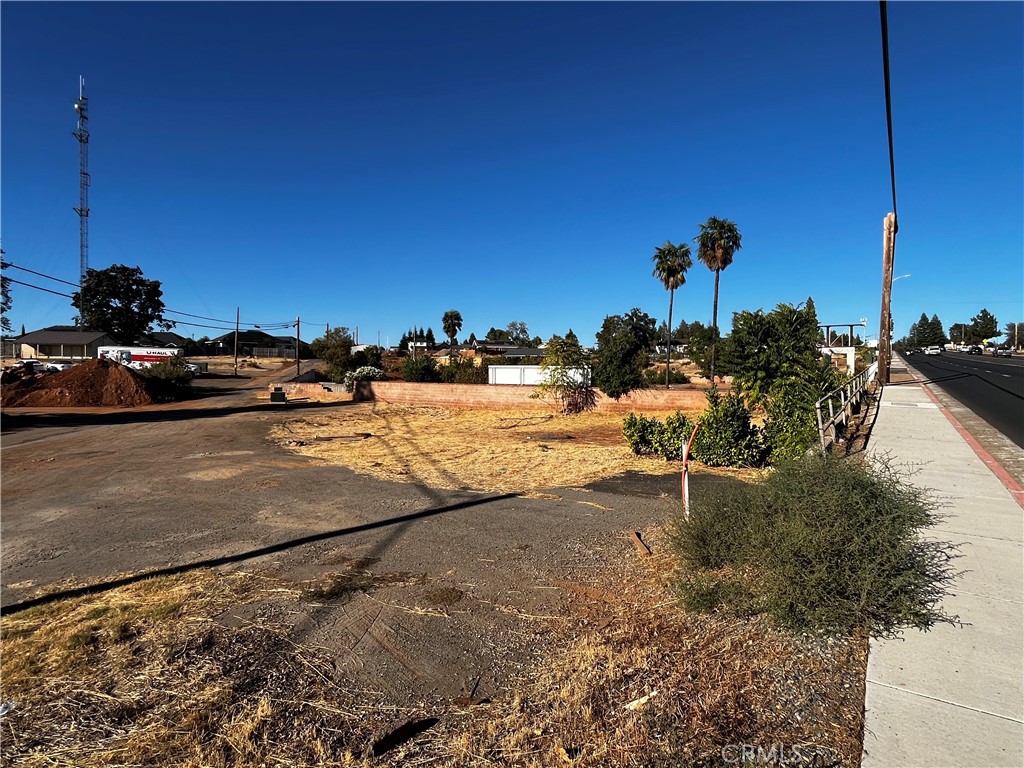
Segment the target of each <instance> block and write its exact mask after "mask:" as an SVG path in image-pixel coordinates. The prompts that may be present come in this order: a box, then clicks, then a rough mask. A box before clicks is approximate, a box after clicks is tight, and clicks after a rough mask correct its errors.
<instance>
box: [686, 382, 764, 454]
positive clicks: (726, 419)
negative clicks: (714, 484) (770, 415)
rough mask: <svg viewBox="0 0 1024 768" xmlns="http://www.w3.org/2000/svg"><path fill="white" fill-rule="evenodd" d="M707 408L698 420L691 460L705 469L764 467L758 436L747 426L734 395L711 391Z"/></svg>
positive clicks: (746, 414)
mask: <svg viewBox="0 0 1024 768" xmlns="http://www.w3.org/2000/svg"><path fill="white" fill-rule="evenodd" d="M707 398H708V408H707V410H705V411H704V413H703V414H702V415H701V417H700V425H701V426H700V431H699V432H697V437H696V438H695V439H694V441H693V458H695V459H696V460H697V461H700V462H702V463H704V464H707V465H708V466H709V467H759V466H761V465H762V464H764V456H765V450H764V444H763V442H762V440H761V433H760V430H758V428H757V427H755V426H754V425H753V424H751V422H750V411H749V410H747V407H746V406H745V405H744V404H743V400H742V399H741V398H740V396H739V395H737V394H736V393H734V392H727V393H726V394H724V395H722V394H720V393H719V392H718V390H716V389H714V388H711V389H709V390H708V392H707Z"/></svg>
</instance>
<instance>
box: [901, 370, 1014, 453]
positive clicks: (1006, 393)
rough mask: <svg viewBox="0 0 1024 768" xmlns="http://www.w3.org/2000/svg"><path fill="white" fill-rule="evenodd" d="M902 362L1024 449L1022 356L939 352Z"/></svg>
mask: <svg viewBox="0 0 1024 768" xmlns="http://www.w3.org/2000/svg"><path fill="white" fill-rule="evenodd" d="M903 361H904V362H905V363H906V364H907V365H909V366H910V367H911V368H913V369H914V370H915V371H916V372H917V373H918V375H919V376H920V378H922V379H924V380H925V381H926V382H927V383H928V384H932V385H934V386H936V387H938V388H940V389H941V390H942V391H943V392H945V393H946V394H948V395H950V396H951V397H953V398H955V399H956V400H958V401H959V402H960V403H962V404H963V405H964V406H965V407H967V408H969V409H970V410H971V411H973V412H974V413H975V414H977V415H978V416H980V417H981V418H982V419H984V420H985V421H986V422H988V423H989V424H990V425H992V426H993V427H994V428H995V429H997V430H999V431H1000V432H1001V433H1002V434H1004V435H1006V437H1008V438H1009V439H1010V440H1012V441H1013V442H1014V443H1016V444H1017V445H1018V446H1019V447H1021V448H1024V358H1022V357H1012V358H1006V357H991V356H988V355H984V356H982V355H968V354H967V353H965V352H943V353H942V354H941V355H924V354H921V353H917V354H914V355H910V356H909V357H906V356H904V357H903Z"/></svg>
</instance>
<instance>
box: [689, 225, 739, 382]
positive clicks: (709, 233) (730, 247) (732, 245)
mask: <svg viewBox="0 0 1024 768" xmlns="http://www.w3.org/2000/svg"><path fill="white" fill-rule="evenodd" d="M741 240H742V236H741V235H740V231H739V230H738V229H737V228H736V225H735V224H734V223H733V222H731V221H729V220H728V219H716V218H715V217H714V216H711V217H710V218H708V220H707V221H706V222H704V223H703V224H701V225H700V234H699V235H697V237H695V238H693V242H695V243H696V244H697V259H698V260H699V261H700V262H701V263H702V264H704V265H706V266H707V268H708V269H710V270H711V271H712V272H714V273H715V305H714V310H713V311H712V315H711V318H712V319H711V324H712V326H714V329H715V339H714V341H712V344H711V381H712V383H714V381H715V355H716V351H717V350H716V347H717V346H718V345H717V341H718V281H719V278H721V276H722V270H723V269H725V268H726V267H728V266H729V265H730V264H732V257H733V255H734V254H735V253H736V251H738V250H739V249H740V248H742V247H743V246H742V245H741V244H740V243H741Z"/></svg>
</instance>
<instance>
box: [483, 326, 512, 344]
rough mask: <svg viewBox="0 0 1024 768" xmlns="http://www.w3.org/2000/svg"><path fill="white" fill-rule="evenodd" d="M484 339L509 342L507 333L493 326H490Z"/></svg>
mask: <svg viewBox="0 0 1024 768" xmlns="http://www.w3.org/2000/svg"><path fill="white" fill-rule="evenodd" d="M484 339H485V340H487V341H509V338H508V331H506V330H505V329H504V328H495V327H494V326H491V330H489V331H488V332H487V335H486V336H485V337H484Z"/></svg>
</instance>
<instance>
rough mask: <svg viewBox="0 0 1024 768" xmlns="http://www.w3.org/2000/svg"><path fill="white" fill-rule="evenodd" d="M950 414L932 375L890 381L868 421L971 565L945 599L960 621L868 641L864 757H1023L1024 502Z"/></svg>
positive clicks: (900, 760) (973, 764) (885, 764)
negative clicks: (928, 496) (937, 506)
mask: <svg viewBox="0 0 1024 768" xmlns="http://www.w3.org/2000/svg"><path fill="white" fill-rule="evenodd" d="M947 414H948V411H947V410H946V409H945V408H944V406H942V405H941V404H940V403H938V402H936V401H935V400H934V399H933V398H932V397H930V396H929V393H928V392H927V391H926V390H925V389H924V387H923V385H921V384H917V383H907V384H901V385H896V386H893V385H890V386H887V387H886V388H885V389H884V390H883V392H882V397H881V401H880V403H879V408H878V414H877V419H876V421H875V424H874V427H873V429H872V432H871V439H870V443H869V453H870V454H871V455H888V456H889V458H890V460H891V461H892V462H894V463H895V464H897V465H902V466H903V467H909V468H912V469H914V470H916V471H915V472H914V474H913V475H912V477H911V478H910V482H912V483H913V484H914V485H917V486H919V487H922V488H928V489H931V490H932V491H933V492H934V493H935V495H936V496H937V497H938V498H939V499H940V500H941V502H942V503H943V507H942V509H941V513H942V514H944V515H946V519H945V520H944V521H943V522H942V523H941V524H940V525H939V526H938V527H936V528H935V529H932V530H931V531H930V532H929V533H928V534H927V535H929V536H933V537H936V538H941V539H943V540H947V541H951V542H953V543H955V544H958V545H960V551H961V554H962V557H961V558H960V559H959V560H958V561H957V562H956V564H955V566H956V569H957V570H960V571H966V573H964V574H963V576H961V577H960V578H959V579H958V580H957V581H956V583H955V584H954V585H953V587H952V590H951V591H952V592H953V594H951V595H949V596H948V597H947V598H946V600H945V601H944V602H943V607H944V609H945V610H946V612H947V613H950V614H953V615H959V617H960V620H961V621H962V622H963V623H964V625H963V626H962V627H956V626H950V625H948V624H942V625H939V626H936V627H934V628H932V630H931V631H929V632H919V631H916V630H908V631H907V632H905V633H904V635H903V637H902V639H900V640H887V641H881V642H872V643H871V650H870V655H869V657H868V672H867V688H866V701H865V709H866V716H865V732H864V757H863V763H862V764H863V766H864V767H865V768H910V767H914V766H920V768H933V767H938V766H942V767H944V766H967V767H970V768H989V767H990V766H1013V767H1014V768H1021V766H1024V509H1022V507H1021V505H1020V504H1019V503H1018V502H1017V500H1016V499H1015V498H1014V494H1013V493H1011V491H1010V490H1008V489H1007V487H1006V485H1004V482H1003V481H1002V480H1001V479H1000V477H997V474H996V473H998V472H1000V469H999V468H998V466H996V467H990V466H988V465H986V463H985V461H983V460H982V458H980V457H979V455H978V453H976V452H975V446H976V445H977V444H976V442H975V441H974V440H973V438H971V437H970V436H969V435H966V433H962V432H961V431H960V430H958V429H957V427H956V426H954V424H953V423H951V421H950V419H949V418H947ZM993 470H995V471H993ZM1002 475H1003V478H1004V479H1005V480H1006V481H1007V482H1008V483H1009V484H1010V485H1011V486H1012V485H1013V484H1014V481H1013V480H1012V479H1011V478H1009V476H1008V475H1006V474H1005V473H1002ZM1018 487H1019V486H1018Z"/></svg>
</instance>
